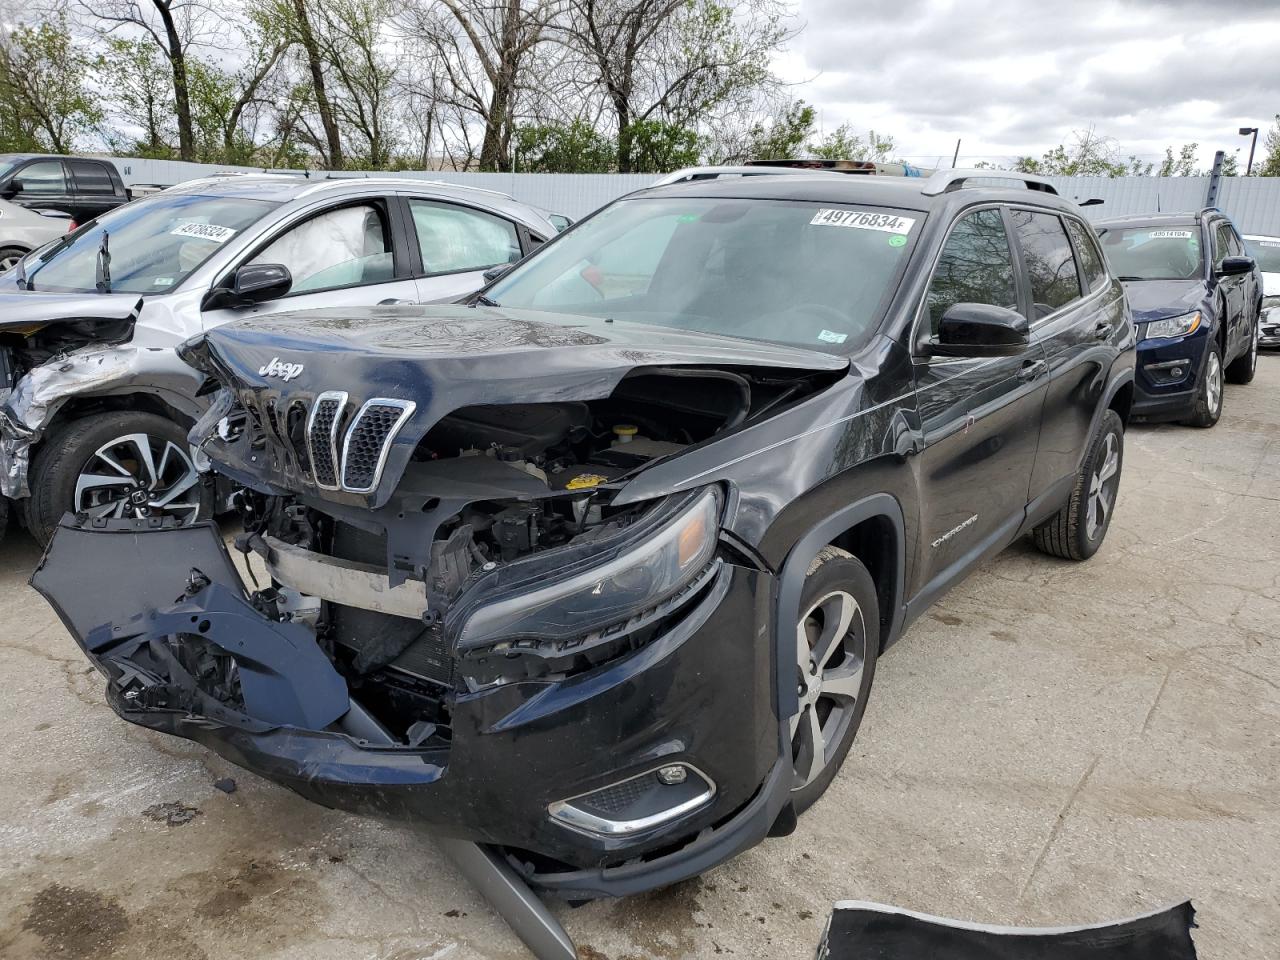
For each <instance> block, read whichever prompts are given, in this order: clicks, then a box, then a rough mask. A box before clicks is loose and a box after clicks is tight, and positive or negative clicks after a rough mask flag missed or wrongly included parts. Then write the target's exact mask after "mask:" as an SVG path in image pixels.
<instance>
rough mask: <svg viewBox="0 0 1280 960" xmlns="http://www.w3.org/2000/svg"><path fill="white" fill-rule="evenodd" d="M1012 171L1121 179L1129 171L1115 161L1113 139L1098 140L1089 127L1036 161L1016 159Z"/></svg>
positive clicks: (1094, 132)
mask: <svg viewBox="0 0 1280 960" xmlns="http://www.w3.org/2000/svg"><path fill="white" fill-rule="evenodd" d="M1131 159H1132V158H1131ZM1013 169H1014V170H1017V171H1019V172H1021V173H1037V174H1040V175H1041V176H1059V177H1122V176H1124V175H1125V174H1126V173H1128V172H1129V170H1130V168H1129V167H1128V166H1126V165H1125V164H1124V163H1122V162H1121V161H1120V159H1119V148H1118V147H1117V145H1116V141H1115V139H1114V138H1112V137H1103V136H1099V135H1098V133H1097V132H1096V131H1095V130H1094V128H1093V127H1089V128H1087V129H1085V130H1076V131H1075V132H1074V133H1073V134H1072V141H1071V143H1069V144H1059V145H1058V146H1056V147H1054V148H1053V149H1051V150H1049V151H1047V152H1046V153H1045V154H1044V155H1043V156H1041V157H1040V158H1039V159H1038V160H1037V159H1036V158H1035V157H1019V158H1018V159H1017V160H1016V161H1015V162H1014V164H1013Z"/></svg>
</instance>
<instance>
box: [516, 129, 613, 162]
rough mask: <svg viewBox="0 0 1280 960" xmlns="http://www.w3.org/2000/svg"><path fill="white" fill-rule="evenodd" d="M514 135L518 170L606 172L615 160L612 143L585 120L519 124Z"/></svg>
mask: <svg viewBox="0 0 1280 960" xmlns="http://www.w3.org/2000/svg"><path fill="white" fill-rule="evenodd" d="M515 139H516V145H515V149H516V169H517V170H519V171H520V172H521V173H608V172H610V171H611V170H613V169H614V167H615V165H616V164H617V153H616V152H615V146H614V143H613V142H612V141H611V140H610V139H609V138H608V137H606V136H604V135H603V134H601V133H600V132H599V131H598V130H596V128H595V127H593V126H592V125H591V124H589V123H587V122H586V121H585V120H574V121H573V122H571V123H541V124H522V125H520V126H518V127H517V128H516V138H515Z"/></svg>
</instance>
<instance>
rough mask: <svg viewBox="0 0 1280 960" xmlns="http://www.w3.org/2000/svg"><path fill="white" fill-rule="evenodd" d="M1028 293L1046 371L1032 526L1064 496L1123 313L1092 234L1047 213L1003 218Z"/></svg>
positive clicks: (1022, 211) (1015, 212)
mask: <svg viewBox="0 0 1280 960" xmlns="http://www.w3.org/2000/svg"><path fill="white" fill-rule="evenodd" d="M1009 216H1010V219H1011V221H1012V222H1013V229H1014V236H1015V238H1016V239H1017V242H1018V248H1019V251H1020V253H1021V254H1022V262H1023V265H1024V268H1025V270H1026V275H1027V283H1028V286H1029V287H1030V290H1031V333H1032V339H1033V341H1034V342H1036V343H1038V344H1039V345H1040V347H1041V348H1042V349H1043V350H1044V354H1045V359H1046V360H1047V361H1048V363H1049V386H1048V390H1047V393H1046V395H1045V403H1044V415H1043V417H1042V419H1041V426H1040V444H1039V446H1038V448H1037V451H1036V461H1035V469H1034V470H1033V471H1032V476H1031V503H1032V505H1031V512H1032V515H1033V519H1034V520H1039V519H1042V516H1041V515H1042V514H1043V513H1044V511H1046V510H1047V511H1049V512H1050V513H1052V511H1053V510H1056V509H1057V508H1058V507H1059V506H1060V505H1061V504H1062V502H1063V500H1064V498H1065V497H1066V496H1068V495H1069V492H1070V486H1071V483H1072V482H1073V481H1074V479H1075V475H1076V473H1077V471H1078V470H1079V467H1080V460H1081V458H1082V457H1083V455H1084V450H1085V447H1086V446H1087V445H1088V442H1089V432H1090V430H1091V428H1092V424H1093V413H1094V410H1095V408H1096V407H1097V404H1098V397H1099V396H1100V395H1101V389H1100V388H1101V387H1102V386H1103V385H1104V380H1105V377H1106V373H1107V371H1109V370H1110V369H1111V364H1112V362H1113V361H1114V359H1115V356H1116V353H1117V348H1115V347H1114V346H1113V345H1112V341H1113V340H1114V338H1115V337H1117V336H1118V335H1119V334H1120V333H1121V332H1122V330H1121V328H1122V325H1123V322H1124V305H1123V302H1122V301H1121V300H1120V298H1119V297H1117V296H1115V295H1114V291H1112V290H1111V282H1110V278H1109V277H1108V275H1107V270H1106V267H1105V266H1104V265H1103V260H1102V256H1101V254H1100V253H1099V252H1098V248H1097V244H1096V243H1095V241H1094V239H1093V236H1092V231H1091V230H1090V229H1089V228H1088V227H1087V226H1085V225H1084V223H1083V222H1081V221H1079V220H1077V219H1076V218H1075V217H1064V216H1062V215H1060V214H1058V213H1056V212H1053V211H1049V210H1043V209H1041V210H1036V209H1031V208H1015V209H1012V210H1010V211H1009Z"/></svg>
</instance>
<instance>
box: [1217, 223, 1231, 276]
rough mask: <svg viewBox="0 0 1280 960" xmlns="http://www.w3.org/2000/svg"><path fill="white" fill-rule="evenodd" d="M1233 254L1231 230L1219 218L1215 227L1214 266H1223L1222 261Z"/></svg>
mask: <svg viewBox="0 0 1280 960" xmlns="http://www.w3.org/2000/svg"><path fill="white" fill-rule="evenodd" d="M1229 256H1231V231H1230V229H1228V227H1227V225H1226V224H1225V223H1223V222H1222V221H1221V220H1219V221H1218V222H1217V223H1216V224H1214V227H1213V268H1214V269H1215V270H1216V269H1217V268H1218V267H1220V266H1222V261H1223V260H1225V259H1227V257H1229Z"/></svg>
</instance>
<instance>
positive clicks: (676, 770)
mask: <svg viewBox="0 0 1280 960" xmlns="http://www.w3.org/2000/svg"><path fill="white" fill-rule="evenodd" d="M688 776H689V772H688V771H687V770H686V769H685V768H684V767H682V766H680V764H678V763H675V764H672V765H671V766H669V767H659V768H658V779H659V780H661V781H662V782H663V783H665V784H666V785H667V786H669V787H671V786H675V785H676V784H677V783H684V781H685V778H687V777H688Z"/></svg>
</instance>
